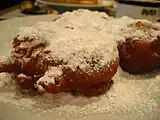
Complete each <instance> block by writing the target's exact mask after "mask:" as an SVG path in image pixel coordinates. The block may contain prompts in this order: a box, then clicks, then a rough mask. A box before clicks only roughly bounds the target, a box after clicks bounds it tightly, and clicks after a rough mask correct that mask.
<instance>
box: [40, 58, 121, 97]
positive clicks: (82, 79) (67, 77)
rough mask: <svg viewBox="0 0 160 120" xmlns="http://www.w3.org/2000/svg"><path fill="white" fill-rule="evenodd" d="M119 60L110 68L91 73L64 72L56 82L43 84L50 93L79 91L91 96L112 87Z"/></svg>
mask: <svg viewBox="0 0 160 120" xmlns="http://www.w3.org/2000/svg"><path fill="white" fill-rule="evenodd" d="M118 66H119V62H118V60H117V62H114V63H112V64H111V65H110V67H109V69H108V68H107V69H105V67H104V68H102V69H101V70H99V71H96V72H92V73H90V74H86V73H80V72H79V71H76V72H72V71H71V72H67V73H65V72H64V75H63V76H64V77H63V78H61V79H60V80H58V81H59V82H58V83H56V84H49V85H44V84H43V85H42V86H43V87H44V89H45V90H46V91H47V92H49V93H58V92H62V91H78V92H79V93H81V94H84V95H87V96H91V95H98V94H101V93H104V92H105V91H107V90H108V89H109V88H110V85H112V84H110V83H111V82H110V81H111V80H112V77H113V76H114V75H115V74H116V72H117V68H118Z"/></svg>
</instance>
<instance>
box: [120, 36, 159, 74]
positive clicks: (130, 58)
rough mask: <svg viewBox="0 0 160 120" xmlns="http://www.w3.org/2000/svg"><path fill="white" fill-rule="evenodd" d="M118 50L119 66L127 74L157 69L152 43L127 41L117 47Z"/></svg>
mask: <svg viewBox="0 0 160 120" xmlns="http://www.w3.org/2000/svg"><path fill="white" fill-rule="evenodd" d="M153 42H154V41H153ZM118 50H119V56H120V66H121V67H122V68H123V69H124V70H126V71H127V72H130V73H144V72H148V71H152V70H153V68H155V67H157V64H158V59H157V55H156V54H155V52H154V51H155V48H154V47H152V42H148V41H147V40H132V39H128V40H126V42H125V43H123V44H120V45H118Z"/></svg>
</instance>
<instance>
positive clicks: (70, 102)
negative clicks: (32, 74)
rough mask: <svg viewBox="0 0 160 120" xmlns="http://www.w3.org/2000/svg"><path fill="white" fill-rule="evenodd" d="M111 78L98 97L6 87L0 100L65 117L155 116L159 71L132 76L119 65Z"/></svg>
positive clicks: (158, 101)
mask: <svg viewBox="0 0 160 120" xmlns="http://www.w3.org/2000/svg"><path fill="white" fill-rule="evenodd" d="M0 75H1V77H0V78H1V81H5V80H4V78H5V76H4V75H2V74H0ZM2 77H4V78H2ZM113 80H114V82H115V83H114V85H113V87H112V88H111V90H110V91H108V92H107V93H105V94H104V95H101V96H99V97H92V98H86V97H83V96H77V97H74V96H72V95H70V94H67V93H59V94H49V93H46V94H43V95H38V94H36V93H33V92H25V91H23V92H22V90H20V89H17V88H15V87H10V89H9V88H8V89H7V90H5V89H4V90H3V91H2V92H0V101H3V102H6V103H8V102H9V104H15V105H16V106H19V107H22V108H24V109H29V110H33V111H38V113H37V114H40V115H48V114H50V115H52V114H56V115H57V116H62V117H65V118H66V119H67V117H68V119H72V117H73V118H74V117H77V118H83V119H85V118H87V117H89V116H92V115H95V114H96V115H101V114H104V115H105V116H106V117H107V118H108V119H112V120H116V117H117V118H119V119H120V120H122V119H124V118H125V119H126V118H127V119H130V120H137V119H139V120H143V119H145V120H150V119H153V118H154V119H153V120H158V114H159V113H160V111H159V107H160V86H159V85H160V75H159V74H158V73H157V72H155V73H153V74H152V75H145V76H134V75H130V74H128V73H125V72H123V71H121V70H120V69H119V71H118V72H117V74H116V75H115V76H114V78H113ZM20 91H21V92H20Z"/></svg>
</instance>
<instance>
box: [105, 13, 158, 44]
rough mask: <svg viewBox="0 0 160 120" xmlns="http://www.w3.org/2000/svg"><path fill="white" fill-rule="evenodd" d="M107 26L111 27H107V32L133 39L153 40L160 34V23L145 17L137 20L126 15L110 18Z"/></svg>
mask: <svg viewBox="0 0 160 120" xmlns="http://www.w3.org/2000/svg"><path fill="white" fill-rule="evenodd" d="M140 24H141V25H140ZM106 28H111V29H106V32H107V33H114V34H116V35H120V36H122V37H124V38H132V39H133V40H147V41H153V40H156V39H157V37H158V36H159V35H160V24H157V23H152V22H150V21H147V20H143V19H137V20H135V19H132V18H129V17H126V16H124V17H121V18H118V19H113V20H109V21H108V22H107V24H106ZM122 40H123V39H121V40H119V41H122Z"/></svg>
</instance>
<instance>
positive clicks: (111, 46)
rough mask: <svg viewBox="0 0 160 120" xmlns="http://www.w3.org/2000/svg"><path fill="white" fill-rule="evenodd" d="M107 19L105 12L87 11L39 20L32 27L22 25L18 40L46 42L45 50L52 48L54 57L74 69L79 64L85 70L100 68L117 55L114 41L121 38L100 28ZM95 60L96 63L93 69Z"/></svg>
mask: <svg viewBox="0 0 160 120" xmlns="http://www.w3.org/2000/svg"><path fill="white" fill-rule="evenodd" d="M87 15H88V16H87ZM72 17H73V21H74V20H75V21H76V20H77V21H76V22H73V21H72ZM91 17H93V18H91ZM92 19H93V20H92ZM107 19H109V17H108V16H107V15H106V14H104V13H98V12H91V11H88V10H78V11H75V12H72V13H64V14H63V15H62V16H61V17H60V18H59V19H58V20H56V21H51V22H38V23H37V24H35V25H33V26H31V27H25V28H24V27H23V28H20V32H19V37H18V39H20V40H21V39H22V40H23V39H24V37H30V38H34V39H35V40H38V41H42V42H46V43H47V44H48V47H47V48H46V49H45V50H49V51H51V53H52V56H53V58H54V59H55V58H57V59H58V60H59V61H62V64H64V66H65V67H68V68H70V69H72V70H73V71H75V70H76V69H77V67H79V68H80V69H82V70H85V71H90V70H93V69H95V70H98V69H99V68H102V67H103V66H104V65H107V64H109V63H110V62H112V61H114V60H116V59H117V58H118V51H117V45H116V42H115V41H117V40H116V39H119V37H115V36H113V35H112V34H110V33H109V34H107V33H106V32H105V30H104V29H100V28H101V27H102V26H104V25H103V24H106V21H107ZM90 20H91V21H90ZM84 22H90V23H91V24H88V23H87V24H85V23H84ZM98 22H101V23H102V24H98ZM86 25H87V26H86ZM96 26H97V27H96ZM84 28H86V29H84ZM103 28H104V27H103ZM93 62H95V63H96V64H95V66H94V67H93V68H92V67H91V66H92V63H93Z"/></svg>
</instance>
